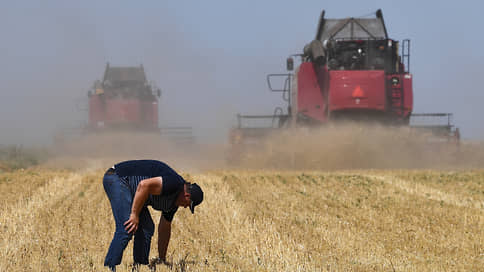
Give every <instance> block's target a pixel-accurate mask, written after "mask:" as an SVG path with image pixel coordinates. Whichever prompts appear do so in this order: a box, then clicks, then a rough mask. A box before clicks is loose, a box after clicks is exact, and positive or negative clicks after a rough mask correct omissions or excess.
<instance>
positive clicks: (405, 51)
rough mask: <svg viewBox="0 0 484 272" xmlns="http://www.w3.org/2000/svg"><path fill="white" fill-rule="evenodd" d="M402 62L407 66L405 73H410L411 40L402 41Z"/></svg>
mask: <svg viewBox="0 0 484 272" xmlns="http://www.w3.org/2000/svg"><path fill="white" fill-rule="evenodd" d="M402 63H403V65H404V66H405V68H404V71H403V72H404V73H410V40H409V39H405V40H403V41H402Z"/></svg>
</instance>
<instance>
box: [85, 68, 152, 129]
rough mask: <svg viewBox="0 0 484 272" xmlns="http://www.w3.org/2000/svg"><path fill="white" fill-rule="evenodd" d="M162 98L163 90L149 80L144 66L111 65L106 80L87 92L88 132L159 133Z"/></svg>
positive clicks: (107, 69) (107, 70)
mask: <svg viewBox="0 0 484 272" xmlns="http://www.w3.org/2000/svg"><path fill="white" fill-rule="evenodd" d="M160 95H161V91H160V89H158V88H156V87H154V86H152V84H149V83H148V81H147V80H146V76H145V72H144V69H143V66H140V67H110V66H109V63H108V64H107V65H106V70H105V72H104V77H103V80H102V81H96V82H95V83H94V90H92V91H89V92H88V97H89V121H88V129H89V130H90V131H101V130H106V129H108V130H116V129H121V130H125V129H137V130H143V131H154V130H158V129H159V128H158V98H159V97H160Z"/></svg>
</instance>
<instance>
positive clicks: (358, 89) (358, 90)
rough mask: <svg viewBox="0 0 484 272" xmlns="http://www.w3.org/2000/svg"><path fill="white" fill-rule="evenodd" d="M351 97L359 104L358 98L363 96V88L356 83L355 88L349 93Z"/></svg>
mask: <svg viewBox="0 0 484 272" xmlns="http://www.w3.org/2000/svg"><path fill="white" fill-rule="evenodd" d="M351 96H352V97H353V98H355V103H356V104H360V98H363V97H364V96H365V92H363V89H361V87H360V86H359V85H358V86H356V88H355V89H354V90H353V93H352V94H351Z"/></svg>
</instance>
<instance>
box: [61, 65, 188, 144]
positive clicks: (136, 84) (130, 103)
mask: <svg viewBox="0 0 484 272" xmlns="http://www.w3.org/2000/svg"><path fill="white" fill-rule="evenodd" d="M87 96H88V107H87V108H86V109H85V110H87V112H88V120H87V124H86V125H83V126H81V127H77V128H71V129H64V130H63V131H62V132H61V133H58V135H56V138H55V141H56V142H57V143H59V144H63V143H70V144H72V141H70V140H73V138H76V139H77V140H80V139H84V140H85V141H88V142H91V143H92V144H94V143H96V142H99V143H100V144H102V142H106V141H110V140H113V145H115V144H118V145H130V144H132V141H133V137H135V136H139V137H141V136H143V137H144V139H147V138H149V139H150V140H149V141H150V143H153V142H155V143H157V142H159V143H161V142H164V143H168V144H177V145H183V146H186V145H187V144H192V143H193V142H194V138H193V135H192V128H191V127H179V126H167V127H160V126H159V121H158V109H159V99H160V97H161V90H160V89H159V88H158V87H156V86H155V85H154V83H151V82H149V81H148V80H147V79H146V75H145V71H144V68H143V66H142V65H140V66H139V67H112V66H110V65H109V63H107V64H106V69H105V71H104V76H103V78H102V80H96V81H95V82H94V85H93V87H92V89H91V90H89V91H88V95H87ZM78 108H79V109H81V107H79V106H78ZM139 137H138V138H139ZM143 137H141V138H139V139H138V141H142V140H141V139H143ZM77 140H76V141H77ZM114 140H117V142H114ZM76 141H74V142H76ZM125 142H128V143H125ZM130 142H131V143H130ZM146 144H148V143H146Z"/></svg>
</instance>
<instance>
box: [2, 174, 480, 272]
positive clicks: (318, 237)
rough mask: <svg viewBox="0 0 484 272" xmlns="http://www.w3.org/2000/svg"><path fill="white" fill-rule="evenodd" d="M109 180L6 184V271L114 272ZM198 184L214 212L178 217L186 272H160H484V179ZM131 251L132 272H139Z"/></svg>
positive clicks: (202, 178) (279, 178) (44, 178)
mask: <svg viewBox="0 0 484 272" xmlns="http://www.w3.org/2000/svg"><path fill="white" fill-rule="evenodd" d="M102 174H103V171H100V170H82V171H81V170H79V171H77V170H76V171H67V170H59V171H57V170H47V169H41V168H31V169H27V170H18V171H14V172H9V173H2V174H0V192H1V198H0V202H1V203H0V204H1V205H0V230H1V231H0V271H104V270H103V269H104V268H103V267H102V264H103V259H104V256H105V254H106V250H107V247H108V246H109V242H110V240H111V238H112V234H113V231H114V220H113V218H112V215H111V210H110V207H109V203H108V200H107V198H106V196H105V194H104V191H103V188H102V183H101V176H102ZM185 175H187V174H186V173H185ZM189 179H192V180H196V181H197V183H199V184H201V185H202V187H203V188H204V190H205V201H204V203H203V204H202V205H201V206H200V208H199V209H198V211H197V213H196V214H195V215H194V216H192V215H191V214H190V212H189V211H188V210H185V209H182V210H180V211H179V212H178V214H177V216H175V219H174V223H173V224H174V226H173V233H172V240H171V243H170V246H169V249H168V252H169V253H168V259H169V260H171V261H172V262H173V263H174V265H173V267H171V268H169V267H167V266H161V265H159V266H158V267H157V271H172V270H173V271H370V270H371V271H483V270H484V269H483V267H484V170H479V171H457V172H450V171H440V172H439V171H408V170H405V171H370V170H365V171H350V172H296V171H294V172H275V171H212V172H204V173H202V174H195V173H192V174H190V175H189ZM152 216H153V219H154V221H155V222H158V218H159V213H158V212H152ZM156 239H157V234H155V237H154V240H153V241H156ZM131 250H132V243H130V245H129V246H128V249H127V250H126V252H125V255H124V258H123V263H122V265H121V266H120V269H119V270H120V271H130V270H129V265H130V264H131V263H132V256H131ZM156 256H157V249H156V242H154V243H152V251H151V257H156ZM140 271H149V270H148V268H147V267H142V268H141V269H140Z"/></svg>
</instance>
